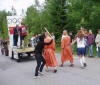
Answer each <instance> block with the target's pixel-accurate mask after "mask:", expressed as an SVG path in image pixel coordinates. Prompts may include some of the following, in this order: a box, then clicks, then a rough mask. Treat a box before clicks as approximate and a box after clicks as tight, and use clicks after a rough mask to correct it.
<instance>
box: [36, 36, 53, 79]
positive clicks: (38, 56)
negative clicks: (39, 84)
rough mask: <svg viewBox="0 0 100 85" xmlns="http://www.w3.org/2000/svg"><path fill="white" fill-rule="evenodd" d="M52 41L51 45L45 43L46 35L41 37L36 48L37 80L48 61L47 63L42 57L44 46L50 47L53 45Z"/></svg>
mask: <svg viewBox="0 0 100 85" xmlns="http://www.w3.org/2000/svg"><path fill="white" fill-rule="evenodd" d="M52 41H53V40H51V41H50V42H49V43H44V35H41V36H40V37H39V41H38V43H37V46H36V48H35V58H36V61H37V66H36V69H35V78H37V77H38V71H40V72H42V70H43V67H44V66H45V64H46V61H45V59H44V57H43V56H42V53H43V49H44V46H45V45H50V44H51V43H52ZM41 63H42V64H41Z"/></svg>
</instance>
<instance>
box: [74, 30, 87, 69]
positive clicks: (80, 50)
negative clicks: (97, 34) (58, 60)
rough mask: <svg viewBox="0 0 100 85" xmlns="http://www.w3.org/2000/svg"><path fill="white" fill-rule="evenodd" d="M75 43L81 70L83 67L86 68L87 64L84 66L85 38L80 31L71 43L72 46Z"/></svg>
mask: <svg viewBox="0 0 100 85" xmlns="http://www.w3.org/2000/svg"><path fill="white" fill-rule="evenodd" d="M75 42H77V55H78V56H79V60H80V64H81V68H82V69H83V68H84V67H86V66H87V64H86V61H85V57H84V53H85V38H84V34H83V33H82V31H81V30H80V31H79V32H78V34H77V37H76V39H75V40H74V41H73V45H74V43H75Z"/></svg>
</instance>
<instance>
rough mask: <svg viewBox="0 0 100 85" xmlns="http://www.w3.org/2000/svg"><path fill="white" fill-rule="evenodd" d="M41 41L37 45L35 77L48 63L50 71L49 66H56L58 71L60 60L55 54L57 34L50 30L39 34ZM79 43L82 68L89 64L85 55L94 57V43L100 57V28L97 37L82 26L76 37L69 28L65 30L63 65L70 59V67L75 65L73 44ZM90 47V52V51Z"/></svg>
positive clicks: (78, 50) (63, 35)
mask: <svg viewBox="0 0 100 85" xmlns="http://www.w3.org/2000/svg"><path fill="white" fill-rule="evenodd" d="M38 38H39V41H38V43H37V45H36V47H35V57H36V61H37V66H36V70H35V78H37V77H38V74H41V72H42V70H43V67H44V66H45V64H46V68H47V69H46V71H47V72H49V70H48V67H53V68H54V73H56V72H57V67H58V62H57V59H56V56H55V36H54V34H52V36H50V34H49V33H48V32H45V33H44V35H39V36H38ZM75 43H77V48H76V51H77V55H78V56H79V62H80V66H81V68H82V69H84V68H85V67H86V66H87V63H86V60H85V56H90V57H93V56H94V54H93V45H94V43H96V46H97V56H98V57H100V29H98V34H97V36H96V38H95V36H94V34H93V33H92V30H89V31H87V30H86V29H84V28H81V29H80V30H78V31H77V34H76V35H75V37H74V36H73V34H72V32H70V33H68V31H67V30H64V31H63V34H62V39H61V49H62V53H61V65H60V67H63V66H64V63H65V62H67V61H70V67H73V66H74V58H73V46H74V44H75ZM88 49H89V52H88Z"/></svg>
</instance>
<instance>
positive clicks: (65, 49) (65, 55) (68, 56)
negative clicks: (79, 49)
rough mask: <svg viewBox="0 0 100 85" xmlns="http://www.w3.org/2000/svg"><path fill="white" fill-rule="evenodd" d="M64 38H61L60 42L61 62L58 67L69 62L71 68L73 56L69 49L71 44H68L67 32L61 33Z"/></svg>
mask: <svg viewBox="0 0 100 85" xmlns="http://www.w3.org/2000/svg"><path fill="white" fill-rule="evenodd" d="M63 34H64V37H63V38H62V41H61V48H62V55H61V62H62V64H61V65H60V66H61V67H63V64H64V62H65V61H70V63H71V64H70V66H71V67H72V66H73V55H72V49H71V45H70V44H71V43H70V40H71V39H70V36H69V35H68V33H67V30H64V31H63Z"/></svg>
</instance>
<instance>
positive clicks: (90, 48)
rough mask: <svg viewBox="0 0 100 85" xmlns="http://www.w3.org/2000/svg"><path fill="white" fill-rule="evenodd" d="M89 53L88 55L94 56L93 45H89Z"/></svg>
mask: <svg viewBox="0 0 100 85" xmlns="http://www.w3.org/2000/svg"><path fill="white" fill-rule="evenodd" d="M89 53H90V56H92V57H93V56H94V55H93V45H89Z"/></svg>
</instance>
